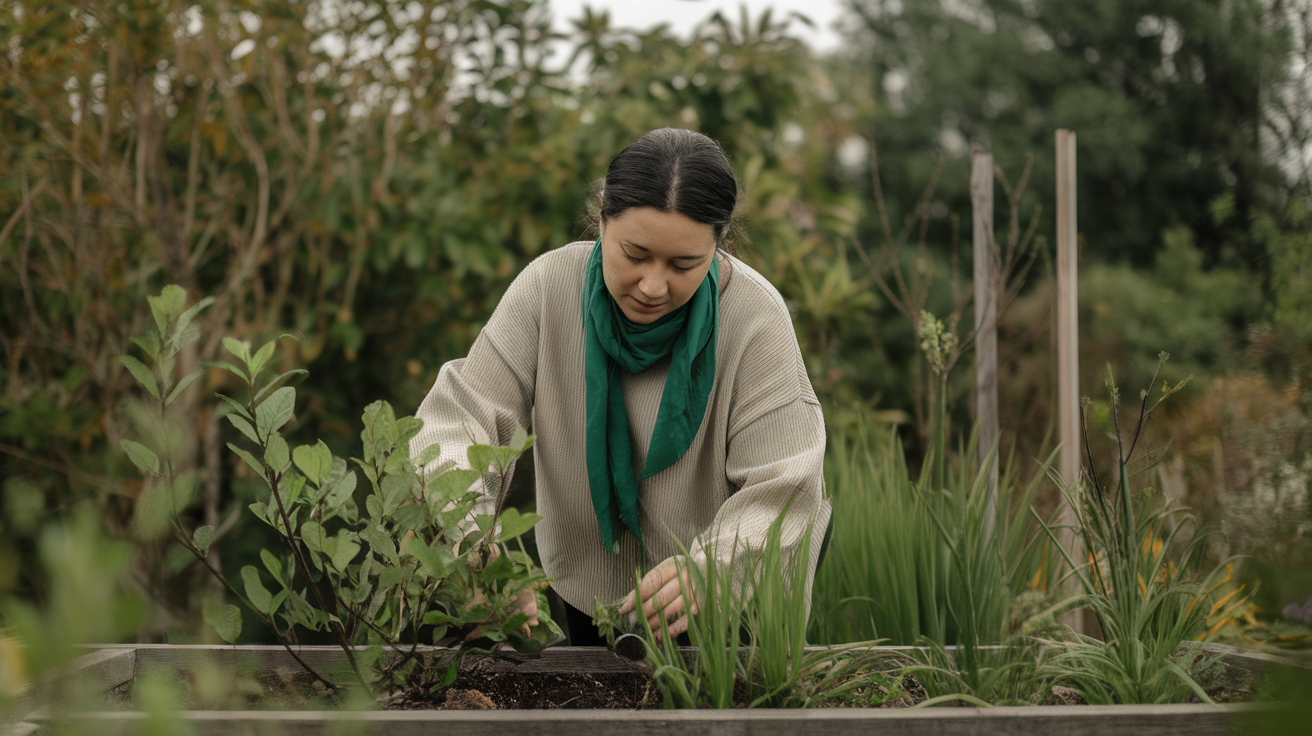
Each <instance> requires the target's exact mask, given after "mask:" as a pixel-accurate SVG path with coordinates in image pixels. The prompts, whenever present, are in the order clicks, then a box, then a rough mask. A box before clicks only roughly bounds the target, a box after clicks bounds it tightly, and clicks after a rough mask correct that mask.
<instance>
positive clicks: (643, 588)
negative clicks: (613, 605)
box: [620, 557, 679, 613]
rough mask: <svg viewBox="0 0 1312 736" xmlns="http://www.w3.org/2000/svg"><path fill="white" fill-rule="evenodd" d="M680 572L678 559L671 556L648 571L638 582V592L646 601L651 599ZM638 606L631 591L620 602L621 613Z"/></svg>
mask: <svg viewBox="0 0 1312 736" xmlns="http://www.w3.org/2000/svg"><path fill="white" fill-rule="evenodd" d="M678 573H679V570H678V566H677V564H676V559H675V558H674V557H670V558H668V559H666V560H665V561H664V562H662V563H661V564H659V565H657V566H656V567H653V568H652V569H650V570H648V571H647V574H646V575H643V576H642V580H641V581H639V582H638V594H639V595H640V596H642V600H643V601H644V602H646V601H649V600H651V597H652V595H653V594H655V593H656V592H657V591H659V590H660V589H661V588H663V587H665V584H666V583H668V582H669V580H670V578H672V577H675V576H677V575H678ZM636 608H637V605H636V603H635V602H634V598H633V594H632V593H629V594H628V595H626V596H624V602H623V603H621V604H620V613H628V612H630V611H633V610H634V609H636Z"/></svg>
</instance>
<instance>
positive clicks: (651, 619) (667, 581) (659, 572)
mask: <svg viewBox="0 0 1312 736" xmlns="http://www.w3.org/2000/svg"><path fill="white" fill-rule="evenodd" d="M688 565H689V562H688V560H687V559H686V558H684V557H683V556H681V555H676V556H674V557H671V558H669V559H667V560H665V561H664V562H662V563H661V564H659V565H657V566H656V567H654V568H652V569H651V571H650V572H648V573H647V574H646V575H643V576H642V581H641V582H640V583H639V585H638V593H639V594H640V595H641V596H642V614H643V615H644V616H646V617H647V625H648V626H650V627H651V630H652V632H653V633H654V634H655V636H656V639H657V640H658V641H659V640H660V638H661V619H662V618H664V619H665V620H666V621H669V619H670V618H671V617H673V616H678V618H677V619H675V620H674V621H673V622H672V623H670V625H669V632H670V636H678V635H679V634H682V633H684V632H686V631H687V630H688V614H689V613H697V600H696V589H695V588H694V587H693V583H692V576H691V575H690V574H689V570H688ZM685 591H686V592H687V593H688V594H689V595H691V596H692V597H693V600H692V605H691V607H689V605H688V601H687V599H686V597H685V596H684V592H685ZM636 609H637V605H636V604H635V603H634V600H633V593H630V594H629V595H628V596H627V597H626V598H625V599H624V602H623V603H621V604H620V613H621V614H627V613H629V612H631V611H634V610H636Z"/></svg>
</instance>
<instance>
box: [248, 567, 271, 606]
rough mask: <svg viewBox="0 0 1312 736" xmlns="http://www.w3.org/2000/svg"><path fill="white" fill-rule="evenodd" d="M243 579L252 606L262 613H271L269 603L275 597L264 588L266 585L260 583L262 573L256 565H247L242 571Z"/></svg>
mask: <svg viewBox="0 0 1312 736" xmlns="http://www.w3.org/2000/svg"><path fill="white" fill-rule="evenodd" d="M241 579H242V581H243V582H245V583H246V597H247V598H248V599H249V600H250V602H251V605H253V606H255V609H256V610H258V611H260V612H261V613H269V603H270V602H271V601H272V600H273V596H272V595H270V593H269V591H268V589H267V588H265V587H264V583H262V582H260V571H259V570H256V569H255V566H254V565H247V566H245V567H243V568H242V569H241Z"/></svg>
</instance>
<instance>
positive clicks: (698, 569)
mask: <svg viewBox="0 0 1312 736" xmlns="http://www.w3.org/2000/svg"><path fill="white" fill-rule="evenodd" d="M783 518H784V517H783V515H781V516H780V517H779V519H777V520H776V521H775V522H774V524H773V525H772V526H771V527H770V530H769V533H768V534H767V538H766V543H765V545H764V547H763V548H762V549H761V550H759V551H756V552H751V551H745V550H744V547H743V545H741V544H737V545H735V546H734V549H733V550H732V553H731V554H730V555H728V558H727V559H724V558H722V557H721V556H719V555H716V554H714V552H715V550H714V549H709V550H707V554H706V559H705V562H704V563H691V562H690V563H689V577H690V578H691V580H692V585H693V588H694V589H695V593H694V591H685V592H684V594H685V595H688V596H695V600H696V601H697V604H696V606H694V607H693V608H692V611H691V613H690V615H689V625H688V640H689V643H691V644H692V645H693V646H694V647H696V649H695V651H693V650H689V649H686V648H684V647H681V646H679V645H678V643H677V642H676V640H675V639H674V637H671V636H669V631H668V627H667V626H666V624H665V623H664V621H662V623H661V625H660V627H659V629H656V630H653V629H652V628H651V627H650V626H649V624H648V622H647V620H646V619H645V618H643V617H642V616H640V615H639V616H637V617H636V619H634V620H633V623H629V622H628V621H625V620H622V618H621V617H619V616H618V615H617V614H616V613H615V611H616V610H617V607H615V606H605V605H599V606H598V616H597V619H596V620H597V622H598V624H599V626H600V627H601V628H602V629H603V632H604V633H606V635H607V638H608V640H609V641H611V642H612V644H614V645H616V646H619V645H620V643H621V642H622V640H623V639H625V638H631V639H638V640H641V641H642V643H643V646H644V648H645V654H646V660H647V662H648V664H649V665H650V666H651V669H652V677H653V679H654V680H655V682H656V684H657V686H658V687H659V689H660V691H661V694H662V698H663V702H664V705H665V707H667V708H706V707H710V708H731V707H749V708H760V707H776V708H808V707H822V706H836V705H845V706H867V707H868V706H878V705H881V704H884V703H887V702H891V701H894V700H897V699H898V698H903V699H904V702H906V701H907V700H909V698H908V697H907V696H906V693H905V692H904V691H903V689H902V687H901V675H900V674H898V673H896V672H895V671H894V669H895V668H894V667H893V666H891V663H889V662H887V661H880V660H877V659H874V658H872V657H869V656H866V657H862V656H859V653H858V650H860V649H863V648H865V647H866V646H867V645H849V646H841V647H831V648H826V649H818V648H808V647H807V646H806V630H807V618H808V612H809V608H810V601H809V600H808V598H809V596H808V595H807V585H806V583H807V575H808V572H809V566H808V561H809V559H810V552H811V531H812V529H811V528H810V527H809V526H808V527H807V529H806V532H805V533H804V534H803V535H802V536H801V542H800V543H799V544H798V545H797V546H796V547H794V548H792V549H787V550H786V549H785V548H784V545H783V544H782V543H781V538H782V522H783ZM854 655H856V656H854Z"/></svg>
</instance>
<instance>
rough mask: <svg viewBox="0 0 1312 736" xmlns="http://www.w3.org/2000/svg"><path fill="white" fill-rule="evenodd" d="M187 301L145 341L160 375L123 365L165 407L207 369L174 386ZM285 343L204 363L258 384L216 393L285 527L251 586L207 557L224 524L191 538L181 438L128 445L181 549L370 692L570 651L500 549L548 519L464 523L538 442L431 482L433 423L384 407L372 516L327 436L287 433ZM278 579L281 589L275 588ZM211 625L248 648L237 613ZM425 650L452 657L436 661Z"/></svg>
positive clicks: (493, 451)
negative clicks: (511, 654) (419, 445)
mask: <svg viewBox="0 0 1312 736" xmlns="http://www.w3.org/2000/svg"><path fill="white" fill-rule="evenodd" d="M185 298H186V295H185V292H183V291H182V289H180V288H178V287H175V286H171V287H167V288H166V289H165V290H164V291H163V292H162V294H161V295H160V296H159V297H153V298H152V299H151V308H152V310H153V312H154V314H155V323H156V325H155V326H156V331H155V332H152V333H148V334H147V335H146V336H145V337H143V338H141V339H139V340H138V341H137V344H138V345H140V346H141V347H142V348H143V349H144V350H145V351H146V353H147V354H148V355H149V356H150V357H151V358H152V359H153V360H152V362H153V368H148V367H147V366H146V365H145V364H144V363H142V362H141V361H138V360H136V359H134V358H125V359H124V362H125V363H126V364H127V365H128V366H129V368H130V369H131V370H132V372H133V375H134V376H136V378H137V380H138V381H139V382H140V383H141V384H142V385H143V386H144V387H145V389H146V391H147V392H148V393H149V394H150V395H151V396H153V397H155V398H156V399H157V404H156V408H157V409H158V410H159V411H161V412H162V411H163V409H164V408H166V407H167V406H168V404H169V402H170V401H171V400H172V399H174V398H176V396H177V395H178V393H180V392H181V391H182V390H183V389H185V388H186V386H187V385H189V384H190V383H191V381H192V380H194V379H195V377H196V375H197V374H198V373H199V371H200V369H198V370H197V372H196V373H192V374H189V375H188V376H187V377H185V378H183V379H182V380H181V381H179V382H178V383H177V384H176V385H173V386H172V387H170V386H171V380H170V375H171V372H172V358H173V356H174V355H175V354H176V353H177V351H178V350H180V349H181V347H183V346H185V345H186V344H188V343H189V342H191V341H194V340H195V339H197V338H198V336H199V333H198V331H197V330H196V329H195V328H194V326H193V325H191V324H190V318H191V316H193V315H194V314H195V313H196V312H197V311H199V309H202V308H204V306H205V305H206V303H207V302H201V303H199V304H197V305H196V306H194V307H192V308H191V309H190V310H185V311H184V310H183V309H182V306H183V304H184V303H185ZM279 339H281V338H279ZM277 342H278V340H277V339H275V340H271V341H269V342H267V343H265V344H264V345H263V346H261V347H260V348H259V349H258V350H255V351H253V352H252V351H251V347H250V345H249V344H248V343H246V342H242V341H238V340H235V339H232V338H225V339H224V341H223V344H224V347H225V348H226V349H227V351H228V352H229V353H230V354H231V355H232V357H233V358H235V361H234V362H215V363H210V364H208V365H209V366H210V367H213V368H219V369H222V370H225V371H228V372H229V373H231V374H233V375H235V376H236V377H237V378H238V379H239V380H240V381H241V382H242V384H244V385H245V387H246V389H247V399H246V400H245V401H238V400H236V399H233V398H232V397H229V396H224V395H220V396H219V398H220V399H221V401H222V406H221V410H222V411H223V413H224V416H226V417H227V419H228V421H229V422H230V423H231V424H232V425H233V426H234V427H236V428H237V429H238V430H239V431H240V432H241V433H242V434H243V435H245V436H246V437H247V439H249V440H250V442H251V443H252V445H253V446H254V448H255V450H254V451H250V450H247V449H243V448H242V447H239V446H237V445H234V444H229V448H230V449H231V450H232V451H233V452H234V453H236V454H237V455H238V456H240V457H241V458H242V459H243V460H244V461H245V462H246V463H247V464H248V465H250V467H251V469H252V470H253V471H255V473H256V474H257V475H258V476H259V477H260V478H261V479H263V481H264V482H265V484H266V485H267V487H268V495H267V497H265V498H263V499H261V500H260V501H258V502H257V503H254V504H251V506H250V510H251V512H252V513H253V514H254V516H255V517H257V518H259V519H260V520H261V521H263V522H264V523H266V524H268V525H269V526H271V527H272V528H273V529H274V530H275V532H277V534H278V536H279V537H280V539H281V541H282V542H283V546H282V549H280V550H277V551H270V550H268V549H262V550H260V559H261V562H262V564H263V567H264V571H263V572H262V571H261V570H260V569H259V568H257V567H255V566H253V565H246V566H244V567H243V568H241V578H242V587H241V589H240V590H239V589H238V588H237V587H236V586H235V585H234V584H233V583H232V582H230V581H229V579H228V578H227V577H226V576H225V575H224V574H223V573H222V572H220V571H219V570H218V569H217V568H216V567H214V566H213V565H211V564H209V562H208V560H207V554H208V549H209V546H210V544H211V543H212V541H213V539H214V535H215V529H214V527H212V526H202V527H199V528H197V529H195V530H192V531H188V530H187V529H185V528H184V526H183V523H182V520H181V518H180V516H179V511H180V509H181V508H184V507H185V505H186V501H187V493H188V489H189V488H190V487H191V486H192V485H193V484H194V479H193V478H192V477H191V476H192V475H194V474H190V473H180V472H179V470H178V468H177V467H176V465H175V461H174V457H173V456H174V454H175V453H174V450H175V447H174V445H175V443H174V442H172V441H171V440H170V439H169V436H168V435H167V434H165V435H163V436H161V435H159V434H157V435H156V436H155V437H154V438H153V441H152V442H151V444H153V445H154V447H153V448H152V447H148V446H146V445H144V444H141V443H138V442H135V441H132V440H124V441H123V448H124V450H125V451H126V452H127V453H128V456H129V457H130V458H131V460H132V462H133V463H134V464H136V465H137V467H138V468H140V470H141V471H142V472H143V473H145V474H146V475H147V476H148V478H149V479H150V480H149V481H148V482H149V483H150V485H151V488H152V489H154V491H153V493H154V495H155V496H157V497H159V498H160V499H161V500H159V501H157V502H156V503H155V506H156V507H158V508H161V509H163V516H164V517H165V518H166V520H167V523H168V524H170V525H171V526H172V529H173V531H174V534H175V536H176V538H177V539H178V541H179V542H180V543H181V544H182V545H183V546H184V547H186V548H187V549H188V550H190V551H191V552H192V553H193V554H194V555H195V556H196V557H197V558H198V559H200V560H201V561H202V562H204V563H205V564H206V566H207V567H208V568H209V570H210V572H212V573H213V574H214V575H215V576H216V577H218V578H219V579H220V580H221V581H222V582H223V584H224V586H225V587H227V589H228V590H229V592H230V593H231V594H232V595H234V596H235V597H237V598H238V599H239V600H240V601H241V602H242V603H243V604H245V606H246V608H247V609H248V610H250V611H251V612H253V613H254V614H255V615H256V616H257V617H258V618H259V619H260V620H261V622H262V623H264V624H265V626H267V627H268V628H269V630H270V631H271V632H272V633H273V634H274V636H275V637H277V639H278V641H279V642H280V643H282V644H283V645H284V646H287V649H288V651H289V652H291V653H292V655H293V656H294V657H295V656H297V655H296V652H295V651H294V650H292V648H291V647H290V646H289V645H290V644H291V643H294V642H296V640H297V633H296V632H297V630H300V631H303V632H304V631H314V632H329V633H330V634H331V635H332V637H333V638H334V639H335V640H336V641H337V642H338V643H339V644H340V645H341V647H342V648H343V650H344V651H345V652H346V655H347V658H348V660H349V661H350V663H351V666H352V669H353V670H354V672H355V675H356V677H357V678H359V680H360V681H361V682H362V683H364V684H365V685H366V686H372V685H373V684H374V683H375V682H376V681H379V680H381V684H382V685H383V686H385V687H388V688H394V687H400V686H406V687H425V688H437V687H442V686H445V685H446V684H449V683H450V682H451V681H453V680H454V678H455V674H456V668H457V665H458V664H459V660H460V658H461V657H462V656H463V654H464V653H465V652H466V651H469V650H482V649H486V648H487V647H489V646H491V645H493V644H498V643H502V642H504V643H508V644H510V645H511V646H513V647H514V648H515V649H517V650H519V651H526V652H537V651H540V650H541V649H542V648H544V647H546V646H547V645H549V644H551V643H554V642H555V641H557V640H559V638H560V632H559V629H558V628H557V627H556V626H555V625H554V623H552V622H551V620H550V618H549V616H547V615H546V611H547V610H548V609H547V606H546V602H545V600H544V599H541V597H540V596H541V593H540V592H538V591H537V589H538V588H540V587H542V585H543V584H544V583H545V582H546V578H545V577H544V576H543V575H542V574H541V571H540V570H538V569H537V568H536V566H535V565H534V563H533V561H532V560H531V559H530V558H529V557H528V555H527V554H526V553H524V551H523V550H522V548H521V549H520V550H519V551H515V552H507V551H502V550H501V547H500V546H501V545H503V544H505V543H506V542H510V541H512V540H515V539H516V538H518V537H519V536H520V535H522V534H523V533H524V532H526V531H528V530H529V529H530V528H532V526H533V524H535V523H536V522H537V521H538V519H539V518H540V517H538V516H537V515H535V514H522V515H521V514H520V513H519V512H518V511H516V510H514V509H505V510H503V509H502V508H501V506H500V504H498V506H497V512H496V513H495V514H490V515H480V516H478V517H477V518H476V519H475V520H474V521H475V524H476V528H470V525H469V524H467V523H466V519H467V517H468V516H469V514H470V512H471V510H472V509H473V507H474V504H475V502H476V501H477V500H478V498H479V493H478V492H477V491H475V490H471V486H473V485H474V484H475V483H476V481H478V480H479V479H480V478H481V477H482V476H484V475H485V474H498V475H500V476H502V477H503V478H504V476H505V475H506V474H507V473H509V471H510V468H511V465H512V463H513V462H514V461H515V459H516V458H517V457H518V456H519V454H520V453H521V452H523V451H524V450H525V449H527V448H528V447H529V446H531V444H532V438H531V437H529V436H528V435H527V434H525V433H524V432H523V431H522V430H521V431H520V432H519V433H518V434H517V435H516V436H515V438H514V440H513V442H512V443H511V446H510V447H487V446H481V445H480V446H474V447H471V448H470V449H469V452H468V458H469V463H470V465H471V468H472V469H470V470H460V469H455V468H454V467H452V465H451V464H447V465H444V466H442V467H439V468H437V469H436V470H434V471H433V472H430V473H424V472H423V470H422V469H423V468H424V467H425V466H426V465H428V464H429V463H431V462H432V461H433V460H435V459H436V458H437V457H438V455H439V450H440V448H439V447H438V446H436V445H432V446H430V447H427V448H425V449H424V450H423V451H422V452H421V453H420V454H419V456H418V457H411V455H410V440H411V439H412V438H413V437H414V436H415V435H416V434H418V432H419V430H420V428H421V426H422V422H421V421H420V420H419V419H417V418H415V417H401V418H397V417H396V416H395V414H394V412H393V410H392V407H391V406H390V405H389V404H387V403H386V402H381V401H380V402H375V403H373V404H370V405H369V406H368V407H367V408H366V409H365V411H364V415H363V424H364V429H363V431H362V432H361V435H360V438H361V440H362V441H363V445H364V450H363V453H362V457H360V458H352V459H351V462H352V463H353V465H354V466H356V467H358V468H359V470H360V472H362V473H363V475H364V476H365V478H366V479H367V481H368V483H369V485H368V487H367V488H366V489H365V492H364V493H363V494H362V495H363V497H364V504H363V506H364V513H361V510H360V505H359V504H358V503H357V501H356V498H357V495H360V494H357V492H356V484H357V475H356V470H355V467H352V466H351V465H348V463H347V461H346V460H345V459H343V458H340V457H336V456H334V455H333V454H332V452H331V451H330V450H329V449H328V447H327V445H325V444H324V443H323V442H322V441H319V442H317V443H315V444H306V445H301V446H298V447H295V448H293V447H291V446H289V445H288V443H287V441H286V440H285V439H284V438H283V436H282V434H280V430H282V428H283V426H284V425H286V424H287V422H288V421H289V420H290V419H291V418H292V415H293V413H294V410H295V404H296V389H295V388H293V387H292V386H287V385H280V384H282V383H283V382H285V381H287V380H288V379H289V378H292V377H294V376H296V375H303V374H304V371H288V372H285V373H282V374H280V375H277V376H274V377H272V378H269V379H268V380H264V379H263V378H262V376H263V374H264V373H265V371H266V370H267V369H268V367H269V365H270V358H271V357H272V356H273V353H274V349H275V347H276V344H277ZM493 487H501V485H500V484H497V485H495V486H493ZM268 580H271V581H272V583H273V585H272V590H270V588H269V587H266V581H268ZM526 591H533V594H534V595H536V596H538V597H539V601H538V603H539V611H540V613H539V619H540V621H541V623H539V624H538V625H537V626H534V627H532V628H531V629H530V628H529V627H528V626H527V622H528V617H527V616H526V615H525V614H523V613H522V612H520V610H519V608H518V606H517V605H516V601H517V600H518V599H519V597H520V595H521V594H524V593H525V592H526ZM205 618H206V620H207V621H208V622H209V623H210V624H211V625H212V626H213V627H214V628H215V630H216V631H217V632H218V634H219V636H220V637H222V638H223V639H224V640H226V641H229V642H234V643H235V642H236V641H237V638H238V636H239V635H240V633H241V627H242V620H241V612H240V611H239V610H238V609H237V608H236V607H235V606H232V605H216V606H211V607H208V608H207V610H206V612H205ZM357 644H371V645H385V646H387V647H390V649H389V650H387V653H384V650H383V649H382V648H381V647H380V646H375V647H373V648H371V649H368V650H366V651H365V652H363V653H358V652H357V651H356V650H355V645H357ZM421 644H422V645H428V644H435V645H453V646H451V648H450V649H447V650H443V651H440V652H436V653H425V652H421V650H420V649H419V647H420V645H421ZM362 659H364V660H365V661H361V660H362ZM298 661H300V659H299V657H298ZM301 663H302V665H304V666H305V667H306V669H307V670H309V671H310V672H311V673H313V674H314V675H315V676H316V677H319V678H320V679H321V680H322V681H324V682H325V683H326V684H329V685H332V684H333V683H331V682H330V681H329V680H328V679H327V678H326V677H324V676H323V675H322V674H320V673H318V672H315V671H314V670H313V669H312V668H311V667H309V666H308V665H306V664H305V663H304V662H301Z"/></svg>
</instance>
